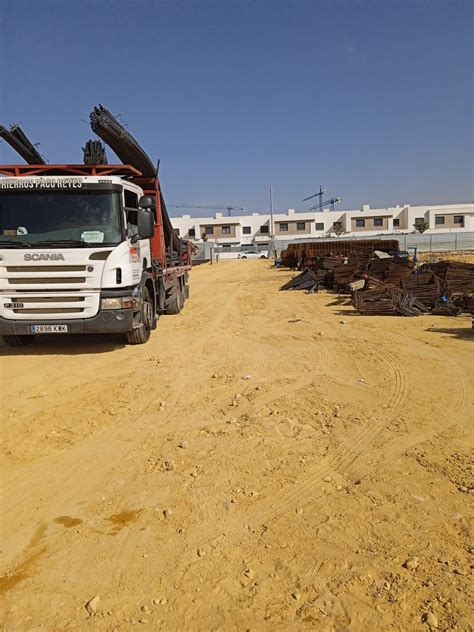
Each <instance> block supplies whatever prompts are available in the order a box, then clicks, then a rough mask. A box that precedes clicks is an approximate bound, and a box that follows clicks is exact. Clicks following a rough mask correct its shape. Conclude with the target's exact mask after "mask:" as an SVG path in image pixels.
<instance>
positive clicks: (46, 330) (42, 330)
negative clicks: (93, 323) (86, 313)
mask: <svg viewBox="0 0 474 632" xmlns="http://www.w3.org/2000/svg"><path fill="white" fill-rule="evenodd" d="M68 331H69V328H68V326H67V325H31V332H32V333H33V334H67V332H68Z"/></svg>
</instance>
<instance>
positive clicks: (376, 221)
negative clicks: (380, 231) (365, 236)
mask: <svg viewBox="0 0 474 632" xmlns="http://www.w3.org/2000/svg"><path fill="white" fill-rule="evenodd" d="M374 226H383V219H382V218H381V217H374Z"/></svg>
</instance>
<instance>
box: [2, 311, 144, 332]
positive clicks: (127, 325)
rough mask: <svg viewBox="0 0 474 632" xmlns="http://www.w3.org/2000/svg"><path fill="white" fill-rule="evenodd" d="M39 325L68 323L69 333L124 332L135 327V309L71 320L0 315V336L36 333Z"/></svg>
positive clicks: (104, 312)
mask: <svg viewBox="0 0 474 632" xmlns="http://www.w3.org/2000/svg"><path fill="white" fill-rule="evenodd" d="M38 325H51V326H57V325H66V326H67V333H68V334H124V333H127V332H128V331H131V330H132V329H133V328H134V325H133V309H113V310H112V309H108V310H102V311H100V312H99V313H98V314H97V315H96V316H93V317H92V318H77V319H76V318H75V319H70V320H66V319H65V320H60V321H59V320H42V321H41V322H39V321H37V320H21V321H20V320H9V319H7V318H2V317H0V336H14V335H17V336H25V335H31V334H34V333H35V332H34V330H33V329H32V328H33V327H34V326H38Z"/></svg>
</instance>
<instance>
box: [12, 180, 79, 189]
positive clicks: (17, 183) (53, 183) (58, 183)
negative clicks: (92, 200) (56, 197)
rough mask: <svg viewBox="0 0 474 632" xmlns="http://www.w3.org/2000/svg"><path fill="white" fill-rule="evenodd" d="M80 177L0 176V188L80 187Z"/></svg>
mask: <svg viewBox="0 0 474 632" xmlns="http://www.w3.org/2000/svg"><path fill="white" fill-rule="evenodd" d="M82 185H83V182H82V179H81V178H28V179H26V178H0V189H80V188H82Z"/></svg>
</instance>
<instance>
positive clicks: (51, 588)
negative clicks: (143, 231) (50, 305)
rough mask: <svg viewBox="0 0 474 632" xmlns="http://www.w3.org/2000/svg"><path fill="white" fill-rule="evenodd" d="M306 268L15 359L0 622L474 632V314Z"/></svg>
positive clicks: (6, 378)
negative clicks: (384, 300)
mask: <svg viewBox="0 0 474 632" xmlns="http://www.w3.org/2000/svg"><path fill="white" fill-rule="evenodd" d="M290 276H291V272H289V271H288V270H282V269H275V268H272V265H271V262H269V261H263V260H257V261H250V260H246V261H228V262H220V263H219V264H216V265H213V266H211V265H209V264H206V265H203V266H199V267H197V268H195V269H194V270H193V271H192V274H191V298H190V300H189V301H188V303H187V304H186V307H185V309H184V311H183V312H182V313H181V314H180V315H178V316H165V317H162V318H161V319H160V322H159V324H158V328H157V329H156V331H155V332H153V335H152V338H151V340H150V342H149V343H148V344H146V345H142V346H138V347H133V346H126V345H125V344H123V343H122V341H121V339H120V338H114V337H103V338H98V337H96V338H95V337H77V338H74V337H69V336H64V337H61V336H56V337H51V338H48V337H46V336H45V337H43V338H41V339H40V340H38V342H37V344H35V345H34V346H32V347H29V348H25V349H19V350H15V349H8V348H6V347H2V349H1V350H0V351H1V352H2V357H1V384H2V415H3V420H2V436H1V439H2V454H1V471H2V475H1V479H2V480H1V482H2V499H1V507H0V511H1V544H0V546H1V549H2V550H1V557H2V567H1V578H0V592H1V596H2V599H3V608H2V616H3V622H2V625H3V629H4V630H6V631H10V630H12V631H16V630H18V631H21V632H23V631H25V632H26V631H30V630H39V629H42V630H47V631H48V632H54V631H63V630H64V631H71V630H81V631H84V630H86V631H87V630H91V631H92V630H93V631H94V632H95V631H109V632H112V631H114V630H115V631H120V632H121V631H125V630H130V629H135V628H137V629H143V630H167V631H193V632H194V631H201V630H202V631H208V630H209V631H218V630H220V631H224V632H227V631H234V630H235V631H240V630H242V631H247V630H251V631H253V632H259V631H270V630H271V631H272V632H273V631H275V630H277V631H280V630H281V631H288V630H289V631H291V630H317V631H318V632H319V631H327V632H332V631H345V630H361V631H362V630H363V631H367V630H368V631H371V630H376V629H378V630H400V631H406V630H410V631H417V630H429V629H430V628H431V629H439V630H469V629H470V606H469V601H470V596H469V586H470V580H471V578H470V572H471V564H472V562H471V563H470V559H469V555H470V552H471V549H470V539H469V521H470V519H472V510H471V509H469V491H470V489H471V487H472V473H473V472H472V464H471V463H470V461H469V455H470V450H471V448H472V441H471V439H472V435H471V433H470V421H471V415H472V397H473V396H472V394H473V392H474V388H473V382H474V379H473V370H472V367H473V363H472V358H473V355H472V349H473V347H472V344H473V336H472V331H471V319H470V317H467V316H460V317H458V318H453V317H441V316H439V317H436V316H430V315H428V316H423V317H418V318H402V317H387V316H385V317H383V316H380V317H377V316H364V317H362V316H359V315H358V314H357V313H356V312H355V311H354V310H353V309H352V307H351V306H350V305H347V304H344V303H343V302H341V301H340V300H339V299H338V296H337V295H336V294H330V293H327V292H320V293H319V294H314V295H306V294H304V293H301V292H279V291H278V289H279V287H280V286H281V285H282V284H283V283H284V282H286V281H287V280H288V279H289V278H290ZM95 597H98V598H100V599H94V598H95ZM91 599H92V602H91V603H90V604H89V605H88V607H87V608H86V607H85V605H86V604H87V603H88V602H89V601H90V600H91Z"/></svg>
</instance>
